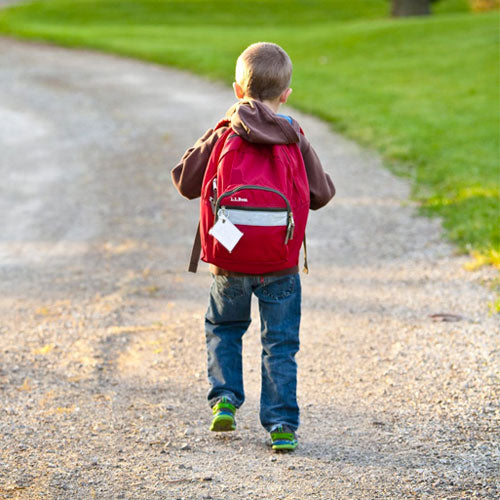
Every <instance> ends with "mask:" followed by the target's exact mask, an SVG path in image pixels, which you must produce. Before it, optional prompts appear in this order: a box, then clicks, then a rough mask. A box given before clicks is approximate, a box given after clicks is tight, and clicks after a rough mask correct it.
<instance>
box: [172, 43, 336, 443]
mask: <svg viewBox="0 0 500 500" xmlns="http://www.w3.org/2000/svg"><path fill="white" fill-rule="evenodd" d="M291 74H292V63H291V61H290V58H289V57H288V54H287V53H286V52H285V51H284V50H283V49H282V48H281V47H279V46H278V45H276V44H273V43H256V44H253V45H250V46H249V47H248V48H247V49H245V50H244V51H243V53H242V54H241V55H240V57H239V58H238V60H237V64H236V81H235V83H234V84H233V88H234V92H235V95H236V97H237V98H238V100H239V102H238V103H236V104H235V105H234V106H233V107H231V108H230V109H229V111H228V112H227V114H226V119H227V120H228V122H226V124H225V126H219V127H216V129H215V130H214V129H210V130H208V131H207V132H206V133H205V135H204V136H203V137H201V138H200V139H199V140H198V141H197V142H196V144H195V145H194V146H193V147H192V148H190V149H188V150H187V151H186V153H185V154H184V156H183V157H182V160H181V162H180V163H179V164H178V165H177V166H176V167H175V168H174V169H173V170H172V179H173V182H174V184H175V186H176V188H177V189H178V191H179V192H180V193H181V194H182V195H183V196H185V197H186V198H188V199H193V198H197V197H199V196H200V194H201V188H202V182H203V177H204V173H205V170H206V168H207V163H208V161H209V159H210V155H211V152H212V150H213V148H214V146H215V145H216V143H217V141H218V139H219V138H220V137H221V136H222V135H223V134H224V132H226V131H227V130H228V126H230V127H231V129H232V131H233V132H234V133H235V134H237V135H239V136H240V137H241V138H243V139H244V140H245V141H249V142H250V143H254V144H258V145H261V144H266V145H275V144H293V143H296V144H297V145H298V146H299V148H300V153H301V154H302V158H303V160H304V166H305V171H306V174H307V181H308V183H309V194H310V208H311V209H313V210H316V209H318V208H320V207H322V206H324V205H326V203H328V201H330V199H331V198H332V197H333V196H334V194H335V188H334V186H333V183H332V181H331V179H330V177H329V176H328V174H326V173H325V172H324V171H323V168H322V166H321V163H320V161H319V159H318V157H317V155H316V153H315V152H314V150H313V149H312V147H311V146H310V144H309V142H308V140H307V139H306V138H305V136H304V135H303V133H302V131H301V129H300V127H299V125H298V123H297V122H296V121H295V120H293V119H292V118H290V117H288V116H284V115H280V114H278V111H279V107H280V105H281V104H284V103H286V101H287V99H288V97H289V96H290V94H291V92H292V89H291V88H290V81H291ZM210 272H211V273H212V275H213V282H212V287H211V290H210V299H209V307H208V310H207V313H206V316H205V332H206V343H207V353H208V379H209V383H210V391H209V394H208V399H209V403H210V406H211V407H212V409H213V415H214V416H213V420H212V424H211V427H210V430H212V431H231V430H234V429H235V428H236V421H235V413H236V409H238V408H239V407H240V406H241V405H242V404H243V401H244V391H243V377H242V359H241V353H242V336H243V334H244V333H245V332H246V330H247V329H248V326H249V325H250V304H251V297H252V294H255V295H256V296H257V298H258V300H259V310H260V318H261V340H262V360H261V370H262V390H261V401H260V421H261V424H262V426H263V427H264V428H265V429H266V430H267V431H268V432H270V435H271V443H272V447H273V449H275V450H293V449H295V448H296V446H297V438H296V435H295V431H296V430H297V428H298V426H299V407H298V405H297V398H296V389H297V364H296V361H295V355H296V353H297V352H298V349H299V324H300V308H301V285H300V277H299V274H298V265H294V266H292V267H289V268H286V269H279V270H275V271H272V272H267V273H265V274H261V275H255V274H243V273H238V272H234V271H228V270H227V269H222V268H221V267H217V266H215V265H213V264H211V265H210Z"/></svg>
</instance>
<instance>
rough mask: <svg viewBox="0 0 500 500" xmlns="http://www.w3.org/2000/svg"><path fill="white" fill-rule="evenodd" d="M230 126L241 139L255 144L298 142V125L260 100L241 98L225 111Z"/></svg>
mask: <svg viewBox="0 0 500 500" xmlns="http://www.w3.org/2000/svg"><path fill="white" fill-rule="evenodd" d="M226 118H227V119H228V120H229V121H230V122H231V128H232V129H233V130H234V131H235V132H236V133H237V134H238V135H239V136H240V137H242V138H243V139H245V140H247V141H248V142H253V143H257V144H293V143H296V142H299V134H300V126H299V124H298V123H297V122H296V121H295V120H293V119H291V118H290V121H289V118H288V117H285V116H283V115H278V114H276V113H274V112H273V110H272V109H270V108H269V107H268V106H266V105H265V104H263V103H262V102H260V101H255V100H253V99H251V100H243V101H240V102H238V103H236V104H235V105H234V106H233V107H232V108H230V109H229V111H228V112H227V115H226Z"/></svg>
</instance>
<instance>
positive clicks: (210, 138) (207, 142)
mask: <svg viewBox="0 0 500 500" xmlns="http://www.w3.org/2000/svg"><path fill="white" fill-rule="evenodd" d="M224 130H225V129H224V128H218V129H216V130H214V129H209V130H207V132H206V133H205V135H203V137H200V139H198V140H197V141H196V143H195V144H194V146H193V147H191V148H189V149H188V150H187V151H186V152H185V153H184V155H183V156H182V159H181V161H180V163H179V164H178V165H176V166H175V167H174V168H173V169H172V172H171V175H172V182H173V183H174V186H175V187H176V188H177V191H179V193H180V194H181V195H182V196H184V197H185V198H187V199H188V200H192V199H194V198H198V197H199V196H200V195H201V186H202V183H203V176H204V175H205V170H206V168H207V164H208V160H209V159H210V154H211V153H212V149H213V147H214V146H215V143H216V142H217V140H218V139H219V137H220V136H221V135H222V133H223V132H224Z"/></svg>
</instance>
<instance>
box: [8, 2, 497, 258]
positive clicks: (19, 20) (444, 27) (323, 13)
mask: <svg viewBox="0 0 500 500" xmlns="http://www.w3.org/2000/svg"><path fill="white" fill-rule="evenodd" d="M388 9H389V2H388V1H387V0H310V1H304V0H287V1H285V2H283V1H282V0H254V1H252V2H250V1H249V2H242V1H238V2H237V1H235V0H224V1H222V0H216V1H204V0H182V1H181V0H178V1H177V0H176V1H169V0H165V1H159V0H142V1H141V0H136V1H130V0H76V1H75V0H46V1H37V2H34V3H31V4H27V5H21V6H17V7H13V8H10V9H8V10H5V11H4V12H2V13H0V32H3V33H4V34H9V35H16V36H22V37H28V38H34V39H44V40H50V41H53V42H57V43H59V44H63V45H69V46H78V47H80V46H82V47H83V46H84V47H92V48H96V49H101V50H107V51H112V52H116V53H121V54H126V55H131V56H135V57H139V58H142V59H147V60H150V61H155V62H158V63H162V64H168V65H172V66H177V67H181V68H186V69H189V70H193V71H196V72H198V73H201V74H203V75H206V76H208V77H210V78H216V79H222V80H223V81H225V82H227V83H230V82H232V79H233V73H234V62H235V60H236V57H237V56H238V54H239V53H240V52H241V51H242V50H243V49H244V48H245V47H246V46H247V45H249V44H250V43H252V42H254V41H258V40H268V41H274V42H276V43H279V44H281V45H282V46H283V47H284V48H285V49H286V50H287V51H288V53H289V54H290V56H291V58H292V60H293V62H294V78H293V84H292V86H293V88H294V93H293V94H292V98H291V100H290V104H291V105H292V106H295V107H297V108H300V109H302V110H305V111H308V112H311V113H314V114H316V115H318V116H320V117H322V118H323V119H325V120H327V121H329V122H331V123H332V125H333V126H334V127H335V129H337V130H339V131H341V132H343V133H345V134H347V135H348V136H350V137H352V138H354V139H356V140H357V141H359V142H361V143H362V144H364V145H367V146H370V147H373V148H376V149H377V150H378V151H380V152H381V153H382V154H383V156H384V157H385V159H386V162H387V164H388V165H390V166H392V167H393V168H395V169H396V170H397V171H398V173H400V174H401V175H407V176H410V177H411V179H412V181H413V186H414V196H415V198H416V199H418V200H419V201H420V202H421V204H422V210H424V211H425V213H427V214H438V215H440V216H442V217H443V220H444V226H445V228H446V230H447V233H448V235H449V237H450V238H451V239H452V240H453V241H454V242H455V243H457V245H458V246H459V248H460V249H462V250H464V251H471V252H478V253H479V254H481V255H482V256H483V259H484V257H485V256H486V260H487V261H488V259H489V261H490V262H493V263H496V265H499V266H500V202H499V200H500V166H499V165H500V157H499V156H500V137H499V131H500V118H499V104H500V96H499V88H500V85H499V84H500V81H499V80H500V78H499V75H500V71H499V61H498V54H499V51H498V50H499V43H498V42H499V24H498V23H499V16H498V13H483V14H474V13H470V12H469V11H468V7H467V2H466V0H441V1H440V2H438V3H436V4H434V15H433V16H430V17H426V18H407V19H398V20H393V19H390V18H388V17H387V13H388ZM337 168H342V167H341V166H338V167H337Z"/></svg>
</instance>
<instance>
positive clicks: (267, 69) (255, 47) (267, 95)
mask: <svg viewBox="0 0 500 500" xmlns="http://www.w3.org/2000/svg"><path fill="white" fill-rule="evenodd" d="M291 79H292V61H291V60H290V57H289V56H288V54H287V53H286V52H285V51H284V50H283V49H282V48H281V47H280V46H279V45H276V44H275V43H268V42H259V43H254V44H252V45H250V46H249V47H247V48H246V49H245V50H244V51H243V52H242V53H241V55H240V57H238V60H237V62H236V82H235V84H234V89H235V92H236V96H237V97H238V98H239V99H241V98H243V97H248V98H251V99H256V100H258V101H278V100H279V101H280V102H285V101H286V99H287V98H288V95H289V94H290V92H291V89H290V81H291Z"/></svg>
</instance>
